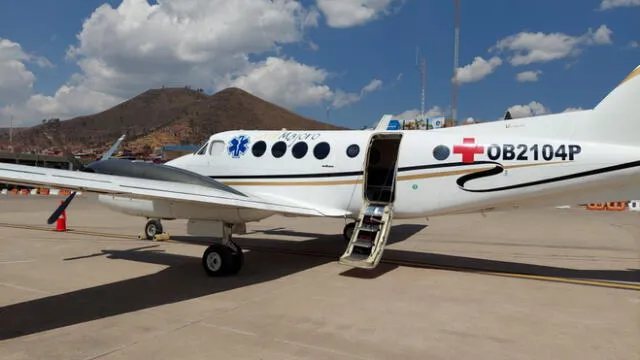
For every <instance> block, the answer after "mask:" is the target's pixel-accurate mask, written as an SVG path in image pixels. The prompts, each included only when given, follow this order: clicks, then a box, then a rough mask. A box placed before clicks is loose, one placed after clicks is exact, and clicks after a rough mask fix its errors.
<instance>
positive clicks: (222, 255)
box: [202, 244, 240, 276]
mask: <svg viewBox="0 0 640 360" xmlns="http://www.w3.org/2000/svg"><path fill="white" fill-rule="evenodd" d="M202 267H203V268H204V271H205V272H206V273H207V275H209V276H224V275H228V274H231V273H234V272H238V270H240V267H239V266H238V261H237V259H236V258H235V256H234V254H233V252H232V250H231V249H230V248H229V247H228V246H224V245H222V244H213V245H211V246H209V247H208V248H207V250H205V251H204V254H202Z"/></svg>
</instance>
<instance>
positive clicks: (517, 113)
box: [507, 101, 549, 119]
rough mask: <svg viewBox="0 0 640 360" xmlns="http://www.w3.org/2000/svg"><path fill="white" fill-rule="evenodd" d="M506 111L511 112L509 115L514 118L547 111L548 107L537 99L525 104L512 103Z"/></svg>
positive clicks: (542, 113) (541, 113)
mask: <svg viewBox="0 0 640 360" xmlns="http://www.w3.org/2000/svg"><path fill="white" fill-rule="evenodd" d="M507 111H509V112H510V113H511V117H512V118H514V119H516V118H522V117H530V116H537V115H544V114H547V113H549V109H547V108H546V107H545V106H544V105H542V104H541V103H539V102H537V101H532V102H530V103H528V104H525V105H513V106H511V107H510V108H508V109H507Z"/></svg>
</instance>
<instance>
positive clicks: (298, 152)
mask: <svg viewBox="0 0 640 360" xmlns="http://www.w3.org/2000/svg"><path fill="white" fill-rule="evenodd" d="M308 150H309V145H307V143H306V142H304V141H301V142H299V143H297V144H295V145H293V147H292V148H291V154H293V157H295V158H296V159H301V158H302V157H304V156H305V155H307V151H308Z"/></svg>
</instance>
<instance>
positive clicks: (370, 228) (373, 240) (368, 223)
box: [339, 204, 393, 269]
mask: <svg viewBox="0 0 640 360" xmlns="http://www.w3.org/2000/svg"><path fill="white" fill-rule="evenodd" d="M392 215H393V204H365V205H364V206H363V209H362V211H361V212H360V217H359V219H358V221H357V222H356V226H355V228H354V230H353V234H352V235H351V240H350V241H349V244H348V245H347V249H346V250H345V252H344V254H343V255H342V256H341V257H340V260H339V263H341V264H343V265H348V266H353V267H357V268H362V269H373V268H375V267H376V266H377V265H378V263H379V262H380V259H381V258H382V253H383V251H384V247H385V245H386V243H387V238H388V237H389V230H390V228H391V219H392Z"/></svg>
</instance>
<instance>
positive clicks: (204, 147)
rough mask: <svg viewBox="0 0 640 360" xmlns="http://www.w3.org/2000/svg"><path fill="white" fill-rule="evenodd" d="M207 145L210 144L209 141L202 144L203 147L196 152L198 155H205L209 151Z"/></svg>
mask: <svg viewBox="0 0 640 360" xmlns="http://www.w3.org/2000/svg"><path fill="white" fill-rule="evenodd" d="M207 145H209V142H206V143H204V145H202V147H201V148H200V149H199V150H198V151H197V152H196V155H204V154H205V153H206V152H207Z"/></svg>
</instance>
